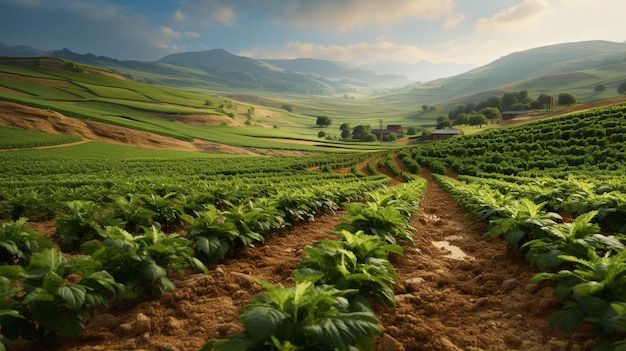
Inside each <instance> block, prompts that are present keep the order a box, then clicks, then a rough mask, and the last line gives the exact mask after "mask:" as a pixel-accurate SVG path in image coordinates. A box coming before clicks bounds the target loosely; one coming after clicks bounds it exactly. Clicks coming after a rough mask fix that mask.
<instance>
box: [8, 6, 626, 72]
mask: <svg viewBox="0 0 626 351" xmlns="http://www.w3.org/2000/svg"><path fill="white" fill-rule="evenodd" d="M624 13H626V1H624V0H169V1H168V0H84V1H78V0H0V43H3V44H7V45H29V46H32V47H35V48H38V49H42V50H59V49H63V48H67V49H70V50H72V51H74V52H77V53H81V54H86V53H92V54H95V55H99V56H100V55H102V56H107V57H112V58H116V59H120V60H141V61H156V60H158V59H160V58H162V57H163V56H165V55H167V54H171V53H176V52H187V51H205V50H210V49H224V50H227V51H229V52H231V53H233V54H236V55H242V56H247V57H252V58H257V59H262V58H265V59H268V58H272V59H293V58H300V57H307V58H317V59H324V60H332V61H345V62H352V63H366V62H368V61H403V62H406V63H415V62H418V61H422V60H425V61H429V62H433V63H457V64H466V65H474V66H481V65H484V64H487V63H489V62H492V61H494V60H496V59H498V58H500V57H502V56H505V55H508V54H510V53H513V52H516V51H523V50H527V49H531V48H535V47H540V46H545V45H552V44H558V43H564V42H575V41H585V40H608V41H613V42H624V41H625V40H626V31H625V30H624V29H626V25H625V24H624V22H623V16H624Z"/></svg>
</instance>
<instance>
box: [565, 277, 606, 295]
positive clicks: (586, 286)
mask: <svg viewBox="0 0 626 351" xmlns="http://www.w3.org/2000/svg"><path fill="white" fill-rule="evenodd" d="M605 286H606V282H604V281H602V282H597V281H590V282H585V283H580V284H576V285H575V286H573V287H572V290H573V291H574V296H576V297H578V298H581V297H586V296H592V295H594V294H597V293H600V292H601V291H602V290H604V288H605Z"/></svg>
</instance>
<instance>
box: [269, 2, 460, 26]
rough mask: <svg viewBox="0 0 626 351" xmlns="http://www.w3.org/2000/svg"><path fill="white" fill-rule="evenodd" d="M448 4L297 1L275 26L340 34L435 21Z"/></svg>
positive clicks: (447, 8)
mask: <svg viewBox="0 0 626 351" xmlns="http://www.w3.org/2000/svg"><path fill="white" fill-rule="evenodd" d="M453 7H454V2H453V1H452V0H411V1H406V0H386V1H380V0H341V1H337V0H321V1H309V0H300V1H296V2H288V3H287V4H286V5H285V6H284V7H283V10H282V11H280V12H278V14H277V16H276V17H275V22H276V23H278V24H284V23H287V24H290V25H293V26H295V27H299V28H313V29H316V30H321V31H332V32H337V31H339V32H341V31H346V30H351V29H356V28H363V27H366V26H371V25H381V24H391V23H399V22H402V21H404V20H407V19H410V18H413V19H435V18H438V17H441V16H443V15H444V14H446V13H449V12H450V11H452V9H453Z"/></svg>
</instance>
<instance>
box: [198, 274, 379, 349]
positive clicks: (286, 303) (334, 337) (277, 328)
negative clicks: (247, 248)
mask: <svg viewBox="0 0 626 351" xmlns="http://www.w3.org/2000/svg"><path fill="white" fill-rule="evenodd" d="M259 284H261V285H263V287H264V288H265V289H266V290H267V293H266V294H261V295H257V296H256V297H255V298H254V300H253V301H252V302H251V303H250V304H248V305H247V306H245V307H243V308H242V309H241V310H240V312H239V316H240V318H241V320H242V321H243V323H244V325H245V327H246V330H245V332H243V333H238V334H233V335H230V336H229V337H228V338H227V339H224V340H210V341H209V342H207V343H206V344H205V345H204V347H203V348H202V351H211V350H215V351H227V350H228V351H231V350H240V351H245V350H294V351H295V350H354V351H356V350H373V345H372V339H371V338H372V337H373V336H374V335H378V334H379V333H380V328H379V326H378V320H377V318H376V316H375V315H374V313H373V312H372V311H371V310H369V309H363V308H357V310H355V306H351V305H350V303H349V302H348V300H347V299H346V298H345V297H344V296H345V295H346V294H350V293H352V291H350V290H338V289H336V288H334V287H332V286H327V285H324V286H314V285H313V284H312V283H311V282H302V283H298V284H296V286H295V287H293V288H284V287H283V286H279V287H274V286H272V285H271V284H269V283H267V282H264V281H259Z"/></svg>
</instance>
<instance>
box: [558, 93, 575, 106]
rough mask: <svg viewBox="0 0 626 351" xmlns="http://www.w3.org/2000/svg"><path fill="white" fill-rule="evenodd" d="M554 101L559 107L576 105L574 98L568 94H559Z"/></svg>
mask: <svg viewBox="0 0 626 351" xmlns="http://www.w3.org/2000/svg"><path fill="white" fill-rule="evenodd" d="M556 99H557V100H556V101H557V104H559V106H569V105H573V104H575V103H576V97H575V96H574V95H572V94H570V93H560V94H559V96H558V97H557V98H556Z"/></svg>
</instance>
